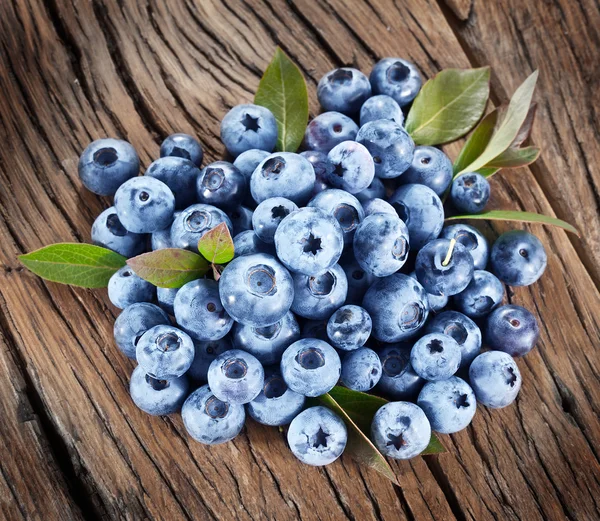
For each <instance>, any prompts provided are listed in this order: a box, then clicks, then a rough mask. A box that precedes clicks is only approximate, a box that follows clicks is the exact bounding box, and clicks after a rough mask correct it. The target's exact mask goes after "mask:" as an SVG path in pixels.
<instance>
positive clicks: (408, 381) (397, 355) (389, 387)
mask: <svg viewBox="0 0 600 521" xmlns="http://www.w3.org/2000/svg"><path fill="white" fill-rule="evenodd" d="M410 349H411V346H410V344H403V343H399V344H391V345H388V346H387V347H384V348H383V349H382V350H381V351H379V359H380V360H381V379H380V380H379V383H378V384H377V391H378V392H380V393H381V394H383V395H384V396H389V397H390V398H392V399H393V400H412V399H414V398H416V396H417V394H419V391H420V390H421V388H422V387H423V384H424V383H425V380H423V378H421V377H420V376H419V375H418V374H417V373H415V370H414V369H413V368H412V365H410Z"/></svg>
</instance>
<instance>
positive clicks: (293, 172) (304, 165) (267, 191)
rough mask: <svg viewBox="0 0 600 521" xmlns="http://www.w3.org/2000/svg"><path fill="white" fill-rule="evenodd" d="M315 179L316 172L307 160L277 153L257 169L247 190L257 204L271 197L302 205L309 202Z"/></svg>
mask: <svg viewBox="0 0 600 521" xmlns="http://www.w3.org/2000/svg"><path fill="white" fill-rule="evenodd" d="M315 179H316V177H315V170H314V168H313V166H312V165H311V164H310V161H308V159H306V158H305V157H303V156H301V155H300V154H294V153H292V152H277V153H276V154H271V155H270V156H267V157H266V158H265V159H263V160H262V162H261V163H260V164H259V165H258V166H257V167H256V170H254V173H253V174H252V178H251V179H250V190H251V192H252V197H253V198H254V200H255V201H256V202H257V203H262V202H263V201H264V200H265V199H269V198H271V197H285V198H286V199H289V200H291V201H293V202H294V203H296V204H297V205H303V204H305V203H306V202H307V201H308V200H309V199H310V195H311V193H312V190H313V187H314V184H315Z"/></svg>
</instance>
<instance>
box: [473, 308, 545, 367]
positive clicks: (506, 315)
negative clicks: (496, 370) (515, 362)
mask: <svg viewBox="0 0 600 521" xmlns="http://www.w3.org/2000/svg"><path fill="white" fill-rule="evenodd" d="M539 336H540V328H539V326H538V323H537V320H536V318H535V316H534V315H533V314H532V313H531V312H530V311H528V310H526V309H525V308H522V307H521V306H513V305H508V306H502V307H499V308H498V309H496V310H495V311H493V312H492V313H491V314H490V315H489V316H488V317H487V321H486V324H485V343H486V344H487V345H488V346H489V347H490V348H491V349H495V350H497V351H504V352H505V353H508V354H509V355H511V356H523V355H526V354H527V353H529V351H531V350H532V349H533V347H534V346H535V344H536V342H537V341H538V338H539Z"/></svg>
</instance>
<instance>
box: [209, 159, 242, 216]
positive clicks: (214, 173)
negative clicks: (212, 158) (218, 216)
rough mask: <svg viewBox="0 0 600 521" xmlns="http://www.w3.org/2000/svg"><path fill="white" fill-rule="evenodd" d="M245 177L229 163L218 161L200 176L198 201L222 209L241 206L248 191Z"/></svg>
mask: <svg viewBox="0 0 600 521" xmlns="http://www.w3.org/2000/svg"><path fill="white" fill-rule="evenodd" d="M247 185H248V182H247V181H246V178H245V177H244V175H243V174H242V173H241V172H240V171H239V170H238V169H237V168H236V167H235V166H233V165H232V164H231V163H228V162H227V161H216V162H214V163H211V164H210V165H208V166H205V167H204V168H203V169H202V172H201V173H200V175H199V176H198V181H197V190H198V201H200V202H201V203H204V204H212V205H214V206H217V207H219V208H222V209H233V208H235V207H236V206H239V205H240V204H241V203H242V201H243V200H244V198H245V197H246V192H247V190H248V186H247Z"/></svg>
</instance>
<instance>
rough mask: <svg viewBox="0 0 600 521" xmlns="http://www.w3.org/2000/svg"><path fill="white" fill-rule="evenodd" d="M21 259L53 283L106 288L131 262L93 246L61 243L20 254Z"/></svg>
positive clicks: (25, 264)
mask: <svg viewBox="0 0 600 521" xmlns="http://www.w3.org/2000/svg"><path fill="white" fill-rule="evenodd" d="M19 260H20V261H21V262H22V263H23V265H24V266H25V267H26V268H27V269H29V270H30V271H32V272H33V273H35V274H36V275H38V276H40V277H42V278H43V279H46V280H50V281H52V282H60V283H61V284H70V285H71V286H80V287H82V288H104V287H106V286H107V285H108V280H109V279H110V277H111V276H112V275H113V274H114V273H115V272H116V271H118V270H119V269H120V268H122V267H123V266H125V261H126V260H127V259H126V258H125V257H123V256H122V255H119V254H118V253H115V252H114V251H111V250H107V249H106V248H102V247H100V246H94V245H92V244H78V243H59V244H51V245H50V246H45V247H44V248H40V249H39V250H36V251H32V252H31V253H27V254H25V255H19Z"/></svg>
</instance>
